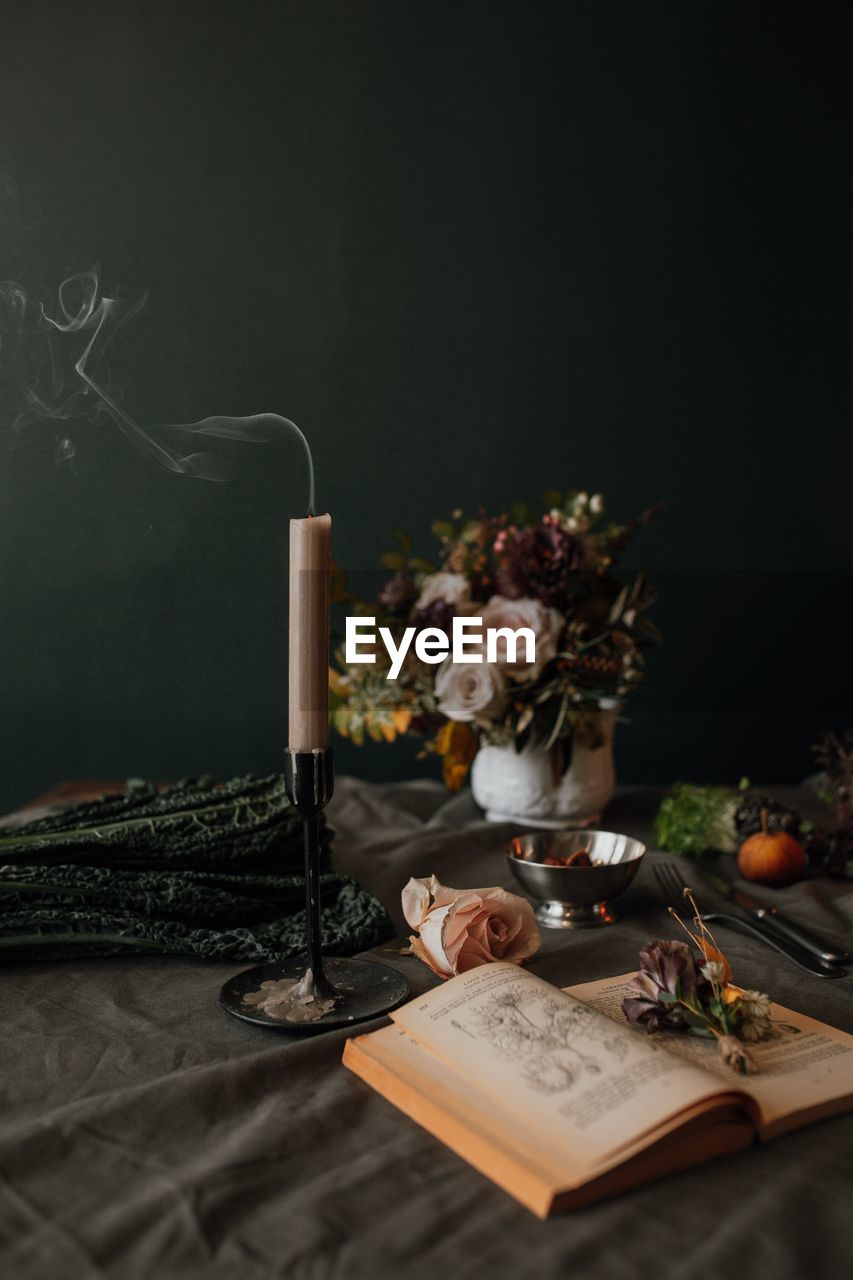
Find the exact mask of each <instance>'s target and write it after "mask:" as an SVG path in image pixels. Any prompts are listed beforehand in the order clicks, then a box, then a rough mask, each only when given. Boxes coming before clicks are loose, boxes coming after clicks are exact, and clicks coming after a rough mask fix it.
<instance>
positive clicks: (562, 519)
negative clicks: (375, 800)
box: [331, 491, 660, 790]
mask: <svg viewBox="0 0 853 1280" xmlns="http://www.w3.org/2000/svg"><path fill="white" fill-rule="evenodd" d="M544 506H545V510H544V512H543V513H542V514H541V515H539V516H537V515H535V514H534V513H533V512H532V511H531V510H530V508H529V507H528V506H527V505H526V504H525V503H517V504H516V505H515V506H513V507H512V509H511V510H510V511H509V512H506V513H504V514H501V515H498V516H489V515H486V514H481V515H479V516H477V517H476V518H474V519H466V518H465V517H464V516H463V514H462V512H460V511H457V512H454V514H453V518H452V519H450V520H443V521H438V522H437V523H436V524H434V525H433V532H434V533H435V534H436V536H437V537H438V539H439V541H440V544H441V548H440V553H439V557H438V564H437V565H434V564H432V563H430V562H429V561H427V560H424V559H421V558H419V557H416V556H413V555H412V554H411V552H412V541H411V539H410V538H409V537H408V536H407V535H405V534H396V535H395V539H396V542H397V548H396V550H394V551H391V552H389V553H388V554H387V555H385V556H383V558H382V562H383V564H384V566H385V567H386V568H387V569H388V570H390V571H391V575H392V576H391V577H390V578H389V579H388V581H386V582H385V584H384V586H383V587H382V589H381V590H380V592H379V594H378V597H377V599H376V600H375V601H373V602H367V601H364V600H360V599H357V598H356V597H354V596H352V595H350V594H348V593H347V592H346V590H345V587H344V585H343V583H342V581H341V580H340V579H338V581H337V584H336V585H337V596H338V599H340V600H346V602H347V604H348V606H349V607H350V609H351V610H352V611H354V612H356V613H363V614H367V615H370V616H372V617H375V618H376V623H377V626H385V627H388V628H389V629H390V630H391V632H392V634H393V635H394V637H395V641H398V640H399V637H400V636H401V635H402V634H403V632H404V631H405V629H406V628H407V627H415V629H416V632H417V631H421V630H423V629H424V628H426V627H438V628H441V629H442V630H443V631H446V632H449V631H450V630H451V626H452V620H453V617H454V616H456V615H463V616H466V617H474V616H480V617H481V618H482V621H483V627H484V628H489V627H493V628H501V627H509V628H512V629H513V630H517V629H518V628H520V627H529V628H531V629H532V630H533V632H534V634H535V636H536V661H535V663H532V664H527V663H521V662H511V661H509V660H507V659H508V655H507V654H506V652H505V651H503V653H502V651H501V650H500V649H499V650H498V661H497V662H491V663H489V662H483V663H482V664H474V665H461V664H454V663H452V662H450V661H445V662H442V663H441V664H440V665H437V666H436V665H427V664H426V663H424V662H421V661H420V660H419V659H418V658H417V656H416V655H415V652H414V647H412V648H410V650H409V652H408V654H407V657H406V659H405V662H404V664H403V668H402V670H401V672H400V675H399V677H398V678H397V679H396V680H388V679H387V675H388V669H389V667H388V660H387V655H386V654H385V653H384V652H382V651H381V650H378V651H377V655H376V657H377V661H376V663H375V664H356V665H347V663H346V661H345V655H344V651H343V649H341V650H339V651H338V652H337V653H336V655H335V666H334V667H333V670H332V672H331V690H332V714H333V723H334V725H335V728H336V729H337V731H338V732H339V733H340V734H342V735H343V736H344V737H348V738H351V739H352V740H353V741H354V742H356V743H359V744H360V743H362V742H364V741H365V739H366V738H371V739H373V740H374V741H377V742H379V741H386V742H393V741H394V739H395V738H396V737H397V736H398V734H403V733H413V734H417V735H419V736H420V737H421V738H422V739H423V741H424V748H425V751H427V752H434V753H437V754H438V755H440V756H441V757H442V760H443V771H444V779H445V782H446V784H447V786H448V787H449V788H450V789H451V790H455V789H457V788H458V787H460V786H461V785H462V783H463V782H464V780H465V777H466V775H467V773H468V769H469V767H470V764H471V761H472V760H473V758H474V755H475V754H476V751H477V748H478V746H479V745H480V743H481V742H489V743H493V744H495V745H507V744H510V743H511V744H514V746H515V748H516V749H517V750H518V751H521V750H523V748H524V747H525V746H526V745H527V744H528V743H529V742H537V743H540V744H542V745H544V746H546V747H553V746H555V745H557V744H563V743H565V742H566V741H567V740H568V739H569V738H571V737H572V736H573V735H583V738H584V740H585V741H586V742H588V743H589V745H592V746H594V745H595V744H596V742H597V741H599V737H598V733H599V730H598V714H597V713H598V709H599V707H600V705H601V703H602V701H604V700H608V699H610V700H614V701H617V702H622V701H623V700H624V699H625V698H626V697H627V695H628V694H629V693H630V692H631V690H632V689H634V688H635V687H636V685H637V684H638V683H639V681H640V680H641V679H642V675H643V651H644V649H645V648H646V647H647V646H648V645H649V644H650V643H652V642H654V641H656V640H659V639H660V637H659V634H658V631H657V628H656V627H655V625H654V623H653V622H652V621H651V620H650V619H649V618H648V617H647V616H646V611H647V609H648V608H649V606H650V605H651V604H652V603H653V600H654V593H653V592H652V590H651V589H650V587H649V586H648V584H647V582H646V580H645V578H644V577H643V576H642V575H640V576H639V577H638V578H636V579H635V580H634V581H632V582H627V583H626V582H623V581H621V580H620V578H619V577H618V576H617V573H616V565H617V561H618V557H619V553H620V552H621V551H622V550H623V549H624V547H625V546H627V544H628V543H629V542H630V541H631V539H632V538H633V537H634V535H635V534H636V533H637V532H638V530H639V529H641V528H642V527H643V526H644V525H646V524H648V523H649V521H650V520H651V518H652V517H653V515H654V514H655V513H656V511H657V508H656V507H655V508H651V509H650V510H648V511H645V512H643V514H642V515H640V516H639V517H638V518H637V519H636V520H633V521H631V522H630V523H628V524H615V523H610V522H605V521H604V519H603V516H604V503H603V500H602V498H601V495H600V494H593V495H592V496H590V495H589V494H587V493H584V492H571V493H569V494H565V495H564V494H561V493H557V492H555V491H550V492H549V493H546V494H545V497H544ZM568 754H569V753H567V752H564V753H563V755H564V759H566V760H568Z"/></svg>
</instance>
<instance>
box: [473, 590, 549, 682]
mask: <svg viewBox="0 0 853 1280" xmlns="http://www.w3.org/2000/svg"><path fill="white" fill-rule="evenodd" d="M478 613H479V614H480V617H481V618H482V619H483V634H484V635H485V632H486V629H487V628H489V627H494V628H499V627H509V628H510V630H511V631H518V629H519V628H520V627H529V628H530V630H531V631H532V632H533V634H534V636H535V637H536V661H535V662H527V661H526V657H527V646H526V645H525V644H524V641H523V639H522V640H521V641H520V642H519V644H518V645H517V646H516V654H515V661H514V662H508V661H507V646H506V640H505V639H504V638H503V637H501V638H500V639H499V641H498V644H497V655H498V665H499V666H500V667H501V669H502V670H503V671H504V673H505V674H506V675H508V676H509V677H510V678H511V679H512V680H528V679H531V680H532V679H536V678H537V677H538V676H539V674H540V672H541V671H542V668H543V667H544V666H545V665H546V664H547V663H549V662H550V661H551V659H552V658H556V656H557V650H558V647H559V640H560V636H561V635H562V632H563V628H564V627H565V625H566V620H565V618H564V617H563V615H562V614H561V613H558V612H557V610H556V609H550V608H548V606H547V605H544V604H542V603H541V601H539V600H532V599H530V598H529V597H527V596H522V597H521V599H519V600H507V599H505V597H504V596H492V598H491V600H489V602H488V604H485V605H481V606H480V608H479V609H478Z"/></svg>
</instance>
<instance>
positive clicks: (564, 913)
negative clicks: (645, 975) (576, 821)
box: [504, 831, 646, 929]
mask: <svg viewBox="0 0 853 1280" xmlns="http://www.w3.org/2000/svg"><path fill="white" fill-rule="evenodd" d="M578 849H586V850H587V852H588V853H589V856H590V857H591V858H592V860H593V862H601V863H602V864H603V865H602V866H597V867H596V866H593V867H548V866H545V865H543V859H545V858H547V857H549V856H551V855H557V856H559V857H566V856H567V855H568V854H571V853H576V852H577V851H578ZM645 852H646V846H645V845H644V844H640V841H639V840H632V839H631V837H630V836H623V835H619V834H618V833H617V832H615V831H537V832H531V833H530V834H528V835H523V836H516V838H515V839H514V840H510V842H509V844H507V845H505V846H504V853H505V854H506V860H507V862H508V863H509V865H510V867H511V868H512V874H513V875H514V876H515V878H516V880H517V881H518V883H519V884H520V885H521V887H522V888H523V889H525V890H526V891H527V892H528V893H529V894H530V896H531V898H538V899H539V900H540V902H539V907H538V908H537V911H536V919H537V920H538V921H539V923H540V924H542V925H545V927H546V928H547V929H585V928H589V927H590V926H591V925H602V924H612V923H613V921H614V920H615V919H616V915H615V913H614V912H613V909H612V907H611V906H610V902H611V900H612V899H613V898H616V897H618V896H619V894H620V893H622V892H623V891H624V890H625V889H627V888H628V885H629V884H630V883H631V881H632V880H633V879H634V876H635V875H636V874H637V872H638V870H639V868H640V863H641V862H642V860H643V854H644V853H645Z"/></svg>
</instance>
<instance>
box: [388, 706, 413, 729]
mask: <svg viewBox="0 0 853 1280" xmlns="http://www.w3.org/2000/svg"><path fill="white" fill-rule="evenodd" d="M391 719H392V720H393V722H394V728H395V729H396V730H397V732H398V733H406V732H407V731H408V728H409V725H410V724H411V723H412V713H411V711H409V710H408V709H407V708H406V707H396V708H395V709H394V710H393V711H392V712H391Z"/></svg>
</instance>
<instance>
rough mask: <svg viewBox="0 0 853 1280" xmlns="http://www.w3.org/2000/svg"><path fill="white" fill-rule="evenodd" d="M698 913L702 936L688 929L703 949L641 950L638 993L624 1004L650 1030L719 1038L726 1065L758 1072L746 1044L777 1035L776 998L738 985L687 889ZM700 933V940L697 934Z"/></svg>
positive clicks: (660, 945) (678, 945) (671, 945)
mask: <svg viewBox="0 0 853 1280" xmlns="http://www.w3.org/2000/svg"><path fill="white" fill-rule="evenodd" d="M685 896H686V897H687V898H688V900H689V902H690V904H691V906H692V907H693V911H694V924H695V926H696V929H697V934H694V933H692V932H691V930H690V929H689V928H688V927H687V925H685V924H684V922H683V921H682V920H681V918H680V917H679V916H678V915H677V914H676V912H675V911H673V910H672V908H670V913H671V914H672V915H673V916H675V919H676V920H678V922H679V924H680V925H681V926H682V928H683V929H684V930H685V931H686V932H687V933H688V934H689V936H690V937H691V939H692V940H693V942H694V943H695V944H696V946H697V948H698V949H699V953H700V954H699V955H698V956H697V955H696V954H695V953H694V952H693V950H692V949H691V947H690V946H689V945H688V944H687V943H686V942H664V941H658V942H650V943H649V944H648V946H647V947H645V948H644V949H643V950H642V951H641V952H640V962H641V964H642V968H641V969H640V971H639V973H637V974H635V975H634V977H633V979H632V980H631V983H630V988H631V990H632V992H634V994H633V995H631V996H628V997H627V998H626V999H625V1000H623V1001H622V1011H623V1013H624V1014H625V1017H626V1018H627V1019H628V1021H629V1022H636V1023H639V1024H640V1025H641V1026H644V1027H645V1028H646V1030H647V1031H649V1032H653V1031H662V1030H667V1029H669V1030H682V1031H686V1032H688V1033H690V1034H692V1035H696V1036H705V1037H706V1038H708V1039H716V1041H717V1045H718V1048H719V1050H720V1056H721V1057H722V1059H723V1061H724V1062H725V1063H726V1064H727V1065H728V1066H730V1067H733V1068H734V1069H735V1071H737V1072H739V1073H740V1074H741V1075H747V1074H748V1073H749V1072H750V1071H754V1070H755V1063H754V1062H753V1060H752V1058H751V1056H750V1053H749V1050H748V1049H747V1047H746V1043H745V1042H750V1043H753V1042H755V1041H757V1040H764V1039H766V1038H767V1037H768V1036H770V1035H772V1034H773V1025H772V1022H771V1018H770V999H769V997H768V996H766V995H764V994H763V992H761V991H745V990H744V988H743V987H738V986H736V985H735V984H734V983H733V982H732V980H731V979H732V970H731V966H730V965H729V962H728V961H727V960H726V958H725V956H724V955H723V953H722V951H720V949H719V947H718V946H717V944H716V942H715V940H714V938H713V936H712V935H711V933H710V930H709V929H708V927H707V925H706V924H705V922H704V921H703V919H702V917H701V915H700V914H699V909H698V907H697V906H696V902H695V900H694V898H693V895H692V894H691V893H690V891H689V890H685ZM697 935H698V936H697Z"/></svg>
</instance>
